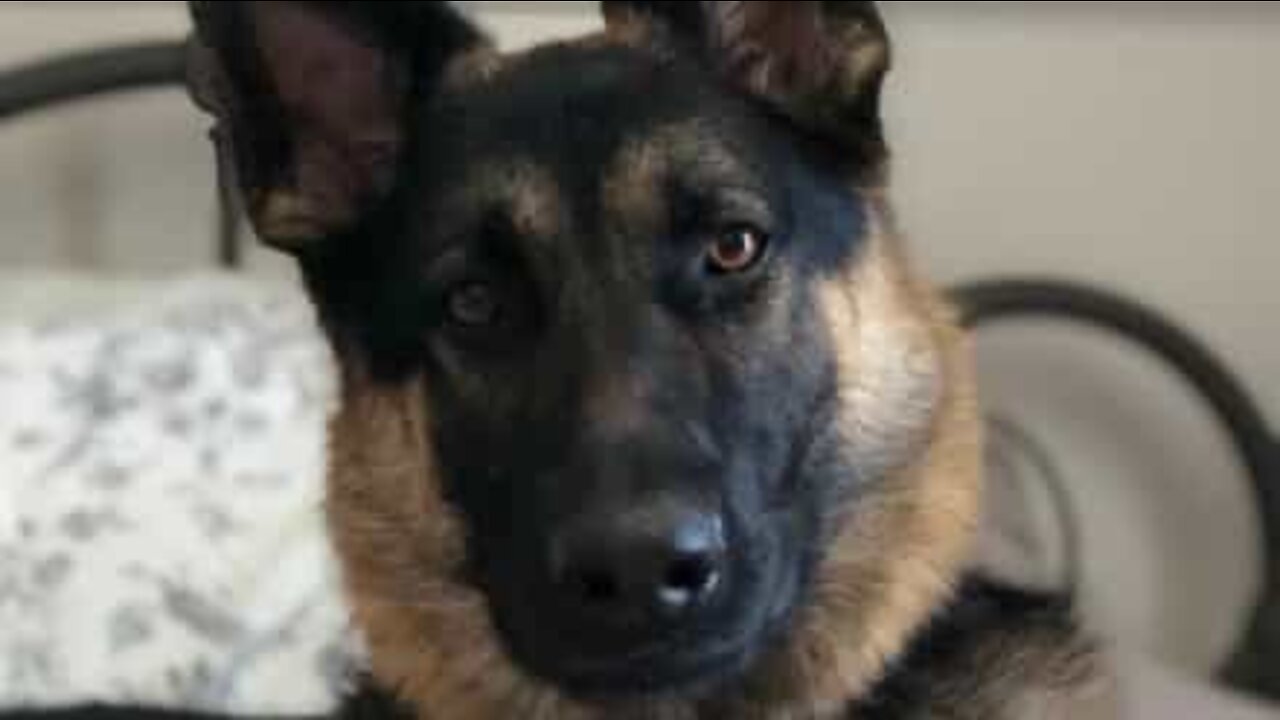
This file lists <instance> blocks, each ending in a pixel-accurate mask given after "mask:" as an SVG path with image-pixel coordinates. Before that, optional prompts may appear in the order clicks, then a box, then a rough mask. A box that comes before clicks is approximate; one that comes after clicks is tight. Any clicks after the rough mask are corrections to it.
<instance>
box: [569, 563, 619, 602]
mask: <svg viewBox="0 0 1280 720" xmlns="http://www.w3.org/2000/svg"><path fill="white" fill-rule="evenodd" d="M573 584H574V585H575V586H576V588H575V589H576V591H577V595H578V597H580V598H582V600H583V601H584V602H586V603H587V604H588V605H593V606H605V605H612V604H615V603H617V602H619V601H621V600H622V583H620V582H619V581H618V578H617V577H616V576H614V575H612V574H610V573H608V572H604V571H601V570H594V571H584V572H582V573H579V575H578V577H577V578H576V580H575V581H574V583H573Z"/></svg>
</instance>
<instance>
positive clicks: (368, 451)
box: [330, 203, 980, 720]
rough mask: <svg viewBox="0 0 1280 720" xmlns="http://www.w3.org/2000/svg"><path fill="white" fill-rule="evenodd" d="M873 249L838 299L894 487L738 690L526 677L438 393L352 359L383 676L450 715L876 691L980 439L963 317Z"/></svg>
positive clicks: (721, 705)
mask: <svg viewBox="0 0 1280 720" xmlns="http://www.w3.org/2000/svg"><path fill="white" fill-rule="evenodd" d="M872 208H873V210H875V209H876V205H875V204H874V203H873V204H872ZM864 252H865V254H864V255H862V256H861V257H860V258H859V259H857V260H856V261H854V262H853V264H852V265H851V266H850V267H849V268H847V269H846V271H845V273H844V274H843V275H842V276H841V277H840V278H839V279H838V280H832V281H831V283H830V285H829V286H828V287H826V288H824V289H823V302H822V305H823V311H824V313H825V314H826V317H827V322H828V324H829V326H830V328H831V332H832V337H833V339H834V341H835V346H836V347H837V348H838V351H839V354H840V357H839V364H840V368H841V403H842V405H843V408H844V410H843V413H842V415H841V417H840V420H839V422H840V425H841V430H842V432H843V434H844V435H845V438H846V440H847V442H848V445H849V447H850V449H851V451H853V452H858V453H859V454H860V455H863V454H867V455H870V456H874V457H881V458H884V463H885V466H884V468H883V470H884V473H885V475H884V480H883V481H882V482H881V483H880V485H879V486H878V489H877V490H876V491H875V492H874V493H872V494H870V495H868V496H866V497H861V498H859V501H858V502H857V503H856V504H854V505H852V506H851V507H850V508H849V509H848V515H847V518H846V520H845V524H844V530H843V531H842V532H841V534H840V535H839V537H838V538H837V539H836V540H835V542H834V545H833V546H832V548H831V554H830V557H829V559H828V561H827V562H826V565H825V566H824V567H823V569H822V573H821V582H820V587H819V591H818V594H817V600H816V602H815V604H814V606H813V607H812V609H811V611H810V613H809V614H808V616H807V617H806V619H805V620H804V622H803V623H802V625H801V627H800V628H799V629H798V631H797V632H796V634H795V637H794V639H793V641H792V642H791V643H790V644H789V645H788V646H787V647H786V648H784V649H783V650H781V651H779V652H778V653H777V654H776V655H775V656H774V657H772V658H769V659H767V660H766V661H765V662H764V663H762V665H761V668H760V670H759V672H757V673H756V674H755V676H754V677H753V678H752V679H751V680H749V681H748V682H747V683H745V684H744V686H743V687H742V688H740V689H739V690H737V691H735V692H734V693H732V694H731V695H730V696H728V697H724V698H717V699H714V700H712V701H708V702H705V703H700V704H696V705H695V704H692V703H688V702H684V701H674V700H673V701H668V702H654V703H650V704H648V705H646V706H643V707H641V706H630V705H629V706H625V707H622V706H619V707H609V708H585V707H581V706H578V705H577V704H575V703H573V702H572V701H569V700H566V699H564V698H561V697H559V696H558V695H557V693H556V692H555V691H554V690H553V689H552V688H549V687H545V686H542V685H540V684H538V683H537V682H535V681H533V680H531V679H529V678H527V677H525V676H524V675H523V674H522V673H521V672H520V670H519V669H517V668H516V667H514V666H513V665H512V664H511V663H510V662H509V661H508V660H507V659H506V656H505V654H504V652H503V650H502V648H501V645H500V643H499V641H498V639H497V637H496V635H495V633H494V630H493V628H492V627H491V626H490V624H489V620H488V615H487V612H486V608H485V605H484V600H483V598H481V597H480V596H479V595H477V594H476V593H475V592H474V591H472V590H470V589H468V588H466V587H464V586H463V585H461V584H460V583H458V582H457V580H456V577H455V575H456V571H457V565H458V562H459V560H460V557H461V552H462V547H463V543H464V542H465V539H464V538H463V537H462V536H461V526H460V524H459V523H458V522H457V521H456V519H455V518H454V517H453V515H452V513H451V511H450V510H449V508H448V507H446V505H445V503H444V502H443V500H442V499H441V498H440V494H439V493H440V487H439V480H438V477H437V474H436V469H435V467H434V464H433V451H432V449H431V448H430V447H429V445H428V438H429V437H430V436H431V432H430V423H431V419H430V417H429V415H428V411H427V408H426V400H425V398H426V395H425V392H424V390H423V388H422V387H421V386H420V385H419V384H418V383H410V384H407V385H406V386H404V387H402V388H399V389H390V390H389V389H385V388H379V387H378V386H376V385H374V384H372V383H370V382H368V381H367V379H366V377H365V375H364V373H363V372H362V370H361V369H360V367H359V362H358V361H357V360H356V359H355V357H354V354H352V353H344V352H341V349H340V352H339V354H340V355H341V356H342V359H343V366H344V392H343V399H344V402H343V405H342V409H341V410H340V412H339V413H338V415H337V417H336V418H335V420H334V422H333V428H332V437H333V457H332V467H333V470H332V474H331V480H330V482H331V487H330V517H331V521H332V529H333V533H334V537H335V541H336V543H337V546H338V550H339V554H340V556H341V558H342V560H343V564H344V567H345V571H346V579H347V587H348V590H349V593H350V595H351V599H352V601H353V604H354V606H355V616H356V622H357V623H358V625H359V626H360V627H361V628H362V629H363V630H364V632H365V634H366V638H367V641H368V643H369V648H370V651H371V654H372V657H373V662H374V670H375V674H376V675H377V677H379V678H380V680H382V681H383V682H384V683H385V684H387V685H388V686H389V687H390V688H391V689H393V690H397V691H398V692H400V693H401V694H402V695H403V696H404V697H405V698H407V699H408V700H409V701H410V702H413V703H414V704H416V705H417V706H418V707H419V708H420V709H421V711H422V712H423V717H424V718H428V719H433V718H444V716H442V715H439V714H433V708H434V709H439V708H449V711H448V716H447V718H444V720H469V719H475V720H488V719H494V718H517V717H518V718H525V717H530V718H539V717H544V718H556V719H557V720H561V719H563V720H576V719H577V718H582V719H583V720H596V719H597V718H598V719H599V720H604V719H605V718H624V719H625V718H633V717H634V718H654V719H666V718H671V719H673V720H675V719H679V718H689V720H696V719H697V718H700V717H720V716H723V715H722V713H724V712H728V713H729V714H728V715H727V716H728V717H733V718H744V719H748V718H760V719H761V720H766V719H767V720H775V719H778V720H781V719H783V718H822V717H828V716H830V715H831V714H832V713H835V712H837V711H838V710H840V709H841V708H843V707H844V706H845V705H846V704H847V703H848V702H850V701H851V700H854V699H856V698H858V697H860V696H861V695H862V694H863V693H865V692H866V691H867V689H868V687H869V686H870V685H872V684H873V683H875V682H876V681H877V680H878V679H879V678H880V677H881V675H882V674H883V673H884V671H885V669H886V667H887V665H888V664H889V663H890V662H891V661H892V660H893V659H894V658H895V657H896V656H897V655H898V654H899V653H901V652H902V650H903V649H904V647H905V646H906V644H907V643H908V642H909V640H910V639H911V637H912V636H913V634H914V633H916V632H917V631H918V630H919V629H920V627H921V626H922V625H923V624H924V623H925V622H926V621H927V620H928V619H929V616H930V614H931V613H932V612H933V611H934V610H935V609H936V608H937V607H939V606H940V605H942V604H943V603H944V602H945V601H946V600H947V598H948V596H949V594H950V593H951V592H952V590H953V588H954V584H955V581H956V580H957V578H958V577H959V575H960V573H961V571H962V569H963V568H964V566H965V563H966V562H967V560H968V555H969V549H970V542H971V536H972V534H973V530H974V525H975V522H976V517H977V507H978V502H979V477H980V472H979V460H978V458H979V444H980V443H979V440H980V439H979V436H978V435H979V433H978V429H977V428H978V422H977V410H976V403H975V399H974V390H973V374H972V368H971V364H970V354H969V349H968V346H967V343H966V342H965V340H964V338H963V337H962V336H961V334H960V333H959V331H958V330H957V329H956V328H955V325H954V322H953V318H952V316H951V314H950V313H949V312H948V311H947V310H946V309H945V308H944V307H943V306H942V304H941V303H940V302H939V301H938V300H937V299H936V298H935V297H934V296H933V294H932V293H931V292H930V291H928V290H927V289H925V287H924V286H923V285H922V284H921V283H919V282H917V281H916V280H915V279H914V278H913V277H912V276H911V274H910V273H909V272H908V271H907V270H906V267H905V265H903V264H902V262H901V251H900V249H899V248H898V247H897V246H896V240H895V239H894V238H893V237H892V235H891V234H890V233H889V232H888V229H887V228H885V227H883V226H881V227H879V228H877V231H876V232H875V233H874V234H873V236H872V237H871V238H869V239H868V241H867V246H866V249H865V251H864ZM437 712H438V710H437Z"/></svg>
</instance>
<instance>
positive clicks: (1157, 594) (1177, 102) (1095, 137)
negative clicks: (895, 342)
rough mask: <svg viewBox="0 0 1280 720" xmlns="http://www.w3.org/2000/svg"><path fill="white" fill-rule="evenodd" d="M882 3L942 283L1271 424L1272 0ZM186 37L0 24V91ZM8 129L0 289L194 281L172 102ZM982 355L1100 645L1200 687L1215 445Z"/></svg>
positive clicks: (206, 255)
mask: <svg viewBox="0 0 1280 720" xmlns="http://www.w3.org/2000/svg"><path fill="white" fill-rule="evenodd" d="M476 4H477V5H479V6H482V10H483V13H484V14H485V15H486V16H487V17H488V18H489V19H490V20H491V21H492V23H494V27H496V28H497V30H498V32H499V34H500V35H501V36H502V38H503V40H504V41H505V42H506V44H508V45H519V44H524V43H526V42H530V41H532V40H534V39H537V38H541V37H544V36H547V35H549V34H570V33H573V32H577V31H579V30H582V29H587V28H591V27H594V26H595V25H596V20H595V18H594V9H593V4H592V3H535V4H527V3H525V4H517V3H476ZM885 5H886V6H887V10H886V12H887V14H888V16H889V18H890V21H891V24H892V26H893V28H894V30H895V32H896V33H897V36H898V45H899V53H898V68H897V72H896V74H895V75H894V79H893V83H892V85H891V89H890V102H889V104H888V107H889V113H890V115H891V118H892V134H893V138H894V141H895V147H896V150H897V166H896V190H895V192H896V196H897V198H898V200H899V205H900V210H901V213H902V220H903V225H904V227H905V229H906V230H907V232H908V233H909V235H910V237H911V238H912V242H913V246H914V248H915V251H916V253H917V254H918V255H919V256H920V257H921V258H922V260H923V261H924V262H925V263H926V264H927V266H928V267H929V268H930V270H931V271H932V272H933V273H934V274H935V276H936V277H938V278H939V279H940V280H943V281H947V282H952V281H959V280H966V279H973V278H983V277H991V276H1002V275H1010V274H1036V275H1052V276H1058V277H1066V278H1071V279H1078V280H1083V281H1089V282H1095V283H1100V284H1103V285H1105V286H1107V287H1110V288H1113V289H1118V290H1121V291H1123V292H1125V293H1127V294H1130V295H1134V296H1136V297H1139V298H1141V299H1143V300H1144V301H1146V302H1147V303H1149V304H1152V305H1154V306H1156V307H1159V308H1161V309H1163V310H1165V311H1166V312H1168V313H1170V314H1171V315H1172V316H1174V317H1175V318H1176V319H1178V320H1179V321H1181V322H1183V323H1185V324H1186V325H1188V326H1189V327H1190V328H1192V329H1193V330H1194V331H1195V332H1196V333H1198V334H1200V335H1201V336H1202V337H1204V338H1205V339H1206V340H1207V341H1208V342H1209V343H1210V344H1211V345H1212V346H1213V347H1215V348H1216V349H1217V350H1218V351H1219V352H1220V353H1221V354H1222V355H1223V356H1224V357H1225V358H1226V359H1227V360H1228V361H1229V362H1230V364H1231V365H1232V366H1233V367H1235V368H1237V369H1238V370H1240V371H1241V372H1242V373H1243V374H1244V376H1245V377H1246V378H1247V381H1248V382H1249V384H1250V385H1251V387H1252V389H1253V390H1254V391H1256V392H1257V393H1258V394H1259V396H1260V397H1261V398H1262V399H1263V401H1264V403H1265V406H1266V408H1267V409H1268V411H1269V412H1270V414H1271V417H1272V418H1273V419H1274V420H1276V421H1277V422H1280V332H1277V330H1278V329H1280V327H1278V325H1280V323H1278V321H1277V317H1276V315H1277V314H1278V313H1280V288H1277V283H1276V280H1275V272H1276V269H1277V268H1278V267H1280V140H1277V138H1276V135H1275V133H1276V129H1277V128H1280V82H1277V80H1276V76H1277V73H1280V8H1276V7H1274V6H1275V5H1277V4H1276V3H1268V2H1216V3H1211V2H1147V3H1134V2H1034V3H1032V2H888V3H885ZM184 26H185V20H184V17H183V11H182V9H181V7H180V5H179V4H178V3H173V2H102V3H86V2H56V3H55V2H6V3H3V4H0V67H3V66H10V65H12V64H14V63H16V62H18V61H21V60H24V59H30V58H34V57H38V56H41V55H44V54H48V53H50V52H54V51H57V50H61V49H68V48H74V47H82V46H85V45H91V44H96V43H101V42H104V41H109V40H119V39H137V38H153V37H172V36H176V35H177V34H178V33H179V32H181V31H182V29H183V28H184ZM0 130H2V132H0V188H2V189H3V192H0V219H2V220H3V226H2V234H0V269H5V268H9V269H12V268H21V267H38V266H50V265H55V266H73V267H78V268H82V269H85V268H88V269H97V270H103V271H111V272H126V273H172V272H180V271H190V270H194V269H199V268H204V267H207V266H208V265H209V259H210V258H211V257H212V253H213V249H212V240H211V225H212V196H213V190H212V183H211V170H210V167H209V153H208V149H207V143H206V142H205V141H204V139H203V134H204V130H205V122H204V121H203V120H202V119H200V118H198V117H196V115H195V114H194V113H193V112H191V111H190V110H189V109H188V108H187V105H186V103H185V102H184V101H183V99H182V98H181V97H180V96H178V95H176V94H172V93H150V94H145V95H137V96H133V97H130V98H127V99H124V100H111V101H108V102H101V103H95V104H93V105H91V106H86V107H84V108H81V109H77V110H73V111H64V112H58V113H56V114H53V115H48V116H43V117H41V118H39V119H33V120H28V121H24V122H22V123H20V124H16V125H9V126H4V127H3V128H0ZM254 265H255V268H258V269H260V270H261V271H262V272H264V273H266V274H277V273H280V272H282V271H283V267H284V265H283V264H282V263H280V262H278V261H274V260H270V259H266V258H263V257H262V256H261V255H260V254H255V258H254ZM983 356H984V357H983V359H984V367H985V370H984V375H985V380H986V383H987V385H988V391H989V393H990V398H991V406H992V407H993V408H994V409H996V410H998V411H999V412H1001V413H1002V414H1006V415H1011V416H1014V417H1015V418H1017V419H1018V420H1020V421H1022V422H1024V423H1026V424H1027V425H1028V426H1029V427H1032V428H1033V429H1035V430H1036V431H1037V432H1039V433H1042V434H1043V435H1044V438H1045V440H1046V442H1048V443H1049V444H1050V445H1051V446H1052V447H1053V449H1054V451H1055V454H1056V455H1057V456H1058V457H1059V459H1060V460H1061V461H1062V462H1063V464H1064V466H1065V468H1066V472H1067V475H1068V477H1069V479H1070V481H1071V482H1072V484H1073V488H1074V489H1075V490H1076V497H1077V500H1076V502H1077V505H1078V510H1079V511H1080V513H1081V514H1082V515H1083V516H1084V522H1085V543H1086V549H1087V552H1088V557H1089V559H1090V560H1089V563H1088V564H1087V572H1086V582H1085V598H1086V601H1087V602H1088V603H1089V604H1090V606H1091V607H1092V608H1093V609H1094V615H1095V618H1096V621H1097V622H1098V624H1099V625H1101V626H1102V627H1104V628H1105V629H1109V630H1113V631H1115V632H1116V633H1117V634H1118V635H1119V636H1120V637H1122V638H1125V639H1126V641H1127V642H1129V643H1131V644H1133V645H1135V646H1138V647H1141V648H1145V649H1149V650H1151V651H1153V652H1155V653H1156V654H1157V655H1159V656H1161V657H1163V658H1165V659H1167V660H1169V661H1170V662H1172V663H1174V664H1177V665H1180V666H1183V667H1186V668H1189V669H1199V670H1204V669H1207V668H1208V666H1209V665H1210V664H1211V663H1212V661H1213V660H1214V658H1215V657H1216V656H1218V655H1220V654H1221V652H1222V650H1223V648H1224V647H1226V645H1227V644H1228V643H1229V641H1230V638H1231V635H1232V633H1233V632H1234V630H1235V628H1236V626H1237V624H1238V622H1239V610H1240V609H1241V608H1243V607H1244V606H1245V605H1246V604H1247V602H1248V598H1249V593H1250V592H1251V583H1252V578H1253V573H1254V568H1255V566H1256V562H1257V558H1256V552H1254V551H1253V548H1252V545H1251V543H1252V542H1253V540H1254V538H1255V534H1254V533H1255V530H1254V526H1253V525H1252V517H1251V514H1250V512H1251V511H1250V509H1249V505H1248V502H1247V498H1246V496H1245V493H1244V489H1243V485H1242V482H1241V481H1240V480H1238V479H1237V478H1238V470H1237V468H1236V467H1235V465H1234V464H1233V462H1232V460H1231V458H1230V456H1229V455H1228V454H1227V453H1226V452H1225V450H1224V446H1223V442H1222V439H1221V438H1220V437H1218V436H1217V435H1216V434H1215V432H1216V431H1215V428H1214V426H1213V425H1212V424H1211V423H1209V422H1208V421H1207V420H1206V419H1205V418H1204V417H1202V416H1201V415H1200V414H1199V412H1198V411H1197V409H1196V406H1195V405H1194V404H1193V403H1191V402H1190V401H1189V400H1188V399H1187V397H1186V396H1185V395H1184V394H1183V393H1182V391H1181V389H1180V388H1179V386H1178V385H1177V384H1176V383H1175V382H1173V381H1172V380H1170V379H1169V378H1168V377H1166V376H1164V375H1162V374H1161V373H1160V372H1159V371H1158V369H1157V368H1156V366H1154V365H1152V364H1150V363H1148V362H1145V361H1143V360H1142V359H1139V358H1135V357H1133V356H1132V355H1131V354H1127V353H1124V352H1122V351H1121V350H1120V349H1119V348H1117V347H1115V346H1113V345H1110V344H1108V343H1104V342H1101V341H1099V340H1098V339H1097V338H1095V337H1093V336H1090V335H1088V334H1081V333H1077V332H1062V331H1057V330H1054V331H1047V330H1044V329H1038V328H1025V329H1019V330H1017V331H1008V332H1000V333H997V334H995V335H993V336H992V337H991V339H990V340H984V341H983Z"/></svg>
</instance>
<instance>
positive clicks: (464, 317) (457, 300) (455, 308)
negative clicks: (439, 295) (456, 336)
mask: <svg viewBox="0 0 1280 720" xmlns="http://www.w3.org/2000/svg"><path fill="white" fill-rule="evenodd" d="M445 303H446V308H445V309H446V311H447V312H448V315H449V320H450V321H451V322H452V323H453V324H454V325H456V326H458V327H461V328H465V329H484V328H488V327H492V326H494V325H497V324H498V322H499V320H500V318H501V314H502V305H501V303H500V302H499V300H498V293H497V290H496V289H495V288H494V287H493V286H492V285H490V284H488V283H485V282H478V281H473V282H467V283H463V284H462V285H459V286H458V287H457V288H455V289H454V290H452V291H451V292H450V293H449V296H448V298H447V299H446V301H445Z"/></svg>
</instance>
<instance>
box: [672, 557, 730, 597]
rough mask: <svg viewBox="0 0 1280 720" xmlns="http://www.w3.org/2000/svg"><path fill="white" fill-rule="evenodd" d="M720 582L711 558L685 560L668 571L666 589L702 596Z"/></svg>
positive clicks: (678, 562)
mask: <svg viewBox="0 0 1280 720" xmlns="http://www.w3.org/2000/svg"><path fill="white" fill-rule="evenodd" d="M718 581H719V573H718V572H717V571H716V568H715V565H714V564H713V563H712V562H711V560H710V559H709V558H705V557H692V558H683V559H681V560H677V561H676V562H674V563H672V565H671V567H670V568H668V569H667V574H666V578H665V584H664V588H665V589H666V590H669V591H678V592H683V593H687V594H689V595H691V596H697V595H702V594H704V593H706V592H708V591H710V590H711V589H712V588H714V586H715V584H716V583H717V582H718Z"/></svg>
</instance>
